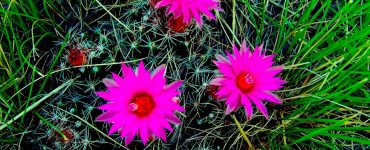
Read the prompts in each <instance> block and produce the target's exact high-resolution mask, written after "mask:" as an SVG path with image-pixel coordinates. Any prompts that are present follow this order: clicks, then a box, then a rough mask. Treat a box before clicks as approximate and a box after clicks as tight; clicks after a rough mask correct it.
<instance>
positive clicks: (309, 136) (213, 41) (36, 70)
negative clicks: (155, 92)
mask: <svg viewBox="0 0 370 150" xmlns="http://www.w3.org/2000/svg"><path fill="white" fill-rule="evenodd" d="M1 4H2V5H1V8H0V18H1V20H2V21H1V23H0V39H1V43H0V149H3V148H16V147H17V146H32V147H33V148H34V149H67V148H68V149H86V148H89V149H92V148H96V147H98V146H110V147H112V148H121V149H122V148H126V149H127V148H128V149H143V148H148V149H174V148H175V147H176V148H179V149H230V148H233V149H246V148H247V147H249V146H250V145H252V147H254V148H262V149H298V148H300V149H301V148H303V149H305V148H306V147H308V146H309V148H312V149H320V148H323V147H325V148H330V149H366V148H369V146H368V145H370V142H369V140H368V134H369V130H370V128H369V127H368V126H369V118H370V117H369V112H370V110H369V103H370V101H369V100H370V95H369V93H370V92H369V91H370V81H369V77H370V71H369V69H370V57H369V56H370V40H369V38H370V37H369V35H370V26H369V23H370V19H369V16H370V14H369V9H370V3H365V1H363V0H358V1H338V0H327V1H319V0H312V1H308V0H305V1H249V0H230V1H222V6H221V7H222V8H223V9H224V11H222V12H215V14H216V16H217V19H218V21H216V22H215V21H206V22H205V25H204V26H203V27H202V29H199V28H198V27H196V25H195V24H193V25H191V26H189V27H188V29H187V30H186V31H185V32H184V33H174V32H172V31H169V30H168V28H167V26H166V16H165V15H163V13H164V12H163V11H160V10H154V9H153V8H151V7H150V6H149V5H148V4H147V1H143V0H129V1H125V2H123V1H98V0H95V1H89V0H83V1H80V2H77V3H71V1H64V0H54V1H52V0H43V1H39V2H33V1H10V0H7V1H5V2H2V3H1ZM243 39H246V41H247V43H248V45H250V46H252V47H253V46H255V45H260V44H264V48H265V49H266V50H267V53H269V54H276V64H279V65H284V66H285V69H284V71H283V73H282V74H280V76H282V78H284V79H285V80H287V81H288V83H287V84H286V85H285V88H284V89H282V90H280V91H277V92H276V93H277V94H278V95H279V96H280V97H281V98H282V99H283V101H284V103H283V105H281V106H275V105H272V104H269V103H266V105H267V107H268V109H269V113H270V116H271V117H270V118H269V119H268V120H265V119H264V118H263V116H262V115H261V114H260V113H259V112H257V111H255V114H254V117H253V118H252V119H251V120H247V119H246V115H245V112H244V109H239V110H238V111H237V112H235V113H232V115H225V114H224V111H225V106H224V102H220V101H216V100H214V99H213V98H212V96H211V95H210V94H209V85H208V82H209V81H210V80H211V79H212V78H213V77H214V76H216V75H218V72H217V71H215V69H216V67H215V66H214V65H213V64H212V60H214V59H215V58H214V55H215V54H224V52H225V51H226V50H231V45H232V43H236V44H237V45H240V43H241V41H242V40H243ZM71 48H77V49H79V50H83V51H84V53H85V54H86V56H87V63H86V64H85V65H83V66H72V65H71V64H70V63H69V62H68V61H69V60H68V53H69V51H70V49H71ZM139 60H143V61H144V62H145V64H146V67H147V68H149V69H151V70H152V69H154V68H156V67H157V66H159V65H160V64H166V65H167V73H166V77H167V78H168V80H169V81H173V80H179V79H181V80H184V81H185V84H184V86H183V87H182V91H183V94H181V96H180V99H181V104H182V105H183V107H185V108H186V112H185V113H184V114H181V113H178V115H179V116H180V117H181V118H182V120H183V124H182V125H175V126H174V132H172V133H168V134H167V136H168V141H167V142H162V141H160V140H158V139H156V140H154V141H152V142H150V144H148V145H145V146H143V145H142V144H141V142H140V140H138V139H136V140H135V141H134V142H133V143H132V144H130V145H129V146H128V147H125V146H123V144H122V139H120V138H119V136H118V134H113V135H112V136H108V135H107V134H106V133H107V131H108V130H109V127H110V125H109V124H105V123H100V122H95V118H96V116H97V115H99V114H100V113H101V111H99V110H97V109H95V108H96V107H97V106H100V105H102V104H103V103H105V102H104V101H103V100H102V99H100V98H98V97H97V96H96V95H95V94H94V93H95V91H100V90H105V89H104V86H103V83H102V82H101V81H102V79H103V78H110V77H111V76H110V72H116V73H118V72H119V70H120V65H119V64H120V63H121V62H126V63H127V64H129V65H131V66H135V65H136V64H137V62H138V61H139Z"/></svg>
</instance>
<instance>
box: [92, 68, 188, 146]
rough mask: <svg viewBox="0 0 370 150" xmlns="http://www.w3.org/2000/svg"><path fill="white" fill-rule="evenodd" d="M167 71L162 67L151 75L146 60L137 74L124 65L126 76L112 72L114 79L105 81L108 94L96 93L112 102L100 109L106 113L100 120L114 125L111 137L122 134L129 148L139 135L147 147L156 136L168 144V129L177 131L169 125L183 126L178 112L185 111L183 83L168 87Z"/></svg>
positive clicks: (110, 131)
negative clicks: (181, 97) (182, 99)
mask: <svg viewBox="0 0 370 150" xmlns="http://www.w3.org/2000/svg"><path fill="white" fill-rule="evenodd" d="M165 70H166V66H165V65H161V66H159V67H158V68H157V69H155V71H154V72H153V73H152V75H150V72H149V71H147V70H146V69H145V67H144V63H143V62H142V61H140V64H139V67H138V68H137V70H136V71H133V69H132V68H130V67H127V66H126V65H125V64H123V63H122V73H123V76H124V77H121V76H119V75H117V74H115V73H112V75H113V80H112V79H104V80H103V82H104V84H105V86H106V87H107V88H108V91H107V92H96V94H97V95H98V96H100V97H102V98H103V99H105V100H107V101H108V103H107V104H105V105H102V106H100V107H98V109H101V110H104V111H105V112H104V113H103V114H102V115H100V116H99V117H97V118H96V120H97V121H105V122H108V123H112V124H113V125H112V127H111V128H110V130H109V132H108V135H111V134H112V133H114V132H116V131H119V133H120V136H121V138H124V137H125V144H126V145H128V144H129V143H131V141H132V140H133V139H134V137H135V135H136V134H138V135H139V136H140V138H141V140H142V142H143V143H144V144H146V142H147V141H148V139H149V138H150V137H152V136H154V135H155V136H157V137H159V138H161V139H162V140H163V141H166V132H165V130H164V129H167V130H169V131H170V132H172V131H173V129H172V127H171V125H170V124H169V122H171V123H173V124H181V120H180V119H179V118H178V117H177V116H176V115H175V111H180V112H183V111H184V110H185V109H184V108H183V107H181V106H180V105H179V104H178V100H179V98H178V97H176V96H177V95H178V94H180V91H178V88H179V87H180V86H181V84H182V82H183V81H175V82H173V83H171V84H169V85H166V78H165V77H164V74H165Z"/></svg>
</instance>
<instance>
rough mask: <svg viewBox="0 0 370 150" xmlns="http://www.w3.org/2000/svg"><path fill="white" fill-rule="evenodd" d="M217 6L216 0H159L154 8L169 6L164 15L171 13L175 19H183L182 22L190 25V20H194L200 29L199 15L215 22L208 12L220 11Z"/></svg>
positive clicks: (200, 20)
mask: <svg viewBox="0 0 370 150" xmlns="http://www.w3.org/2000/svg"><path fill="white" fill-rule="evenodd" d="M219 5H220V2H218V1H216V0H161V1H160V2H159V3H157V5H156V8H159V7H162V6H169V8H168V9H167V12H166V14H170V13H172V14H173V16H174V17H175V18H178V17H183V22H184V23H186V24H190V23H191V20H192V18H195V21H196V22H197V24H198V26H199V27H202V25H203V21H202V16H201V13H203V14H204V15H206V16H207V17H209V18H211V19H213V20H216V17H215V16H214V15H213V14H212V13H211V11H210V10H219V11H220V10H222V9H221V8H220V7H219Z"/></svg>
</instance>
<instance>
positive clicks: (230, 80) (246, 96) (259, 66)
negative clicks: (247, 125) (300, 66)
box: [210, 41, 286, 119]
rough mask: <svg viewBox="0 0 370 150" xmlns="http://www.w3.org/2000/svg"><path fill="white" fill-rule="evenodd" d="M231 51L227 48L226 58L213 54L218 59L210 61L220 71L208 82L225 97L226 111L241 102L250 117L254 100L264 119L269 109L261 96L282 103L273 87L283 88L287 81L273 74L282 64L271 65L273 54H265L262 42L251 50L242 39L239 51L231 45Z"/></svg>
mask: <svg viewBox="0 0 370 150" xmlns="http://www.w3.org/2000/svg"><path fill="white" fill-rule="evenodd" d="M233 53H234V55H231V54H230V53H229V52H226V54H227V58H225V57H222V56H221V55H216V58H217V61H213V62H214V63H215V64H216V66H217V67H218V69H219V71H220V72H221V74H222V75H221V76H217V77H215V78H214V79H213V80H212V81H211V82H210V84H211V85H217V86H219V89H218V91H217V93H216V96H217V97H219V98H220V99H222V100H226V105H227V108H226V114H229V113H230V112H232V111H235V110H236V109H238V108H239V106H241V105H243V106H244V108H245V111H246V113H247V117H248V119H251V118H252V114H253V107H252V103H254V104H255V105H256V107H257V108H258V110H259V111H261V112H262V114H263V115H264V116H265V117H266V119H267V118H268V112H267V109H266V107H265V106H264V104H263V102H262V100H267V101H270V102H273V103H276V104H281V103H282V101H281V100H280V98H279V97H278V96H277V95H275V94H273V93H272V91H275V90H278V89H280V88H282V87H283V86H282V84H284V83H286V81H284V80H282V79H281V78H280V77H275V76H276V75H277V74H279V73H280V72H281V71H282V70H283V67H282V66H273V67H272V65H273V64H274V61H273V59H274V57H275V55H269V56H266V55H265V52H262V45H261V46H258V47H256V48H255V50H254V52H251V51H250V49H249V47H248V48H247V47H246V43H245V41H244V42H243V44H242V46H241V50H240V51H239V50H238V48H237V47H236V46H235V45H233Z"/></svg>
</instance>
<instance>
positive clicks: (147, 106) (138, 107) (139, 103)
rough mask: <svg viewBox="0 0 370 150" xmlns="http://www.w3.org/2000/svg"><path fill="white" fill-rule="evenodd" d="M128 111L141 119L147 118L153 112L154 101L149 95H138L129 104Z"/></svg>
mask: <svg viewBox="0 0 370 150" xmlns="http://www.w3.org/2000/svg"><path fill="white" fill-rule="evenodd" d="M128 109H129V110H130V111H132V112H133V113H135V114H136V115H138V116H139V117H145V116H147V115H149V114H150V113H151V112H152V111H153V109H154V101H153V99H152V97H151V96H149V95H148V94H137V95H135V96H134V98H133V99H132V100H131V103H130V104H128Z"/></svg>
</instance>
